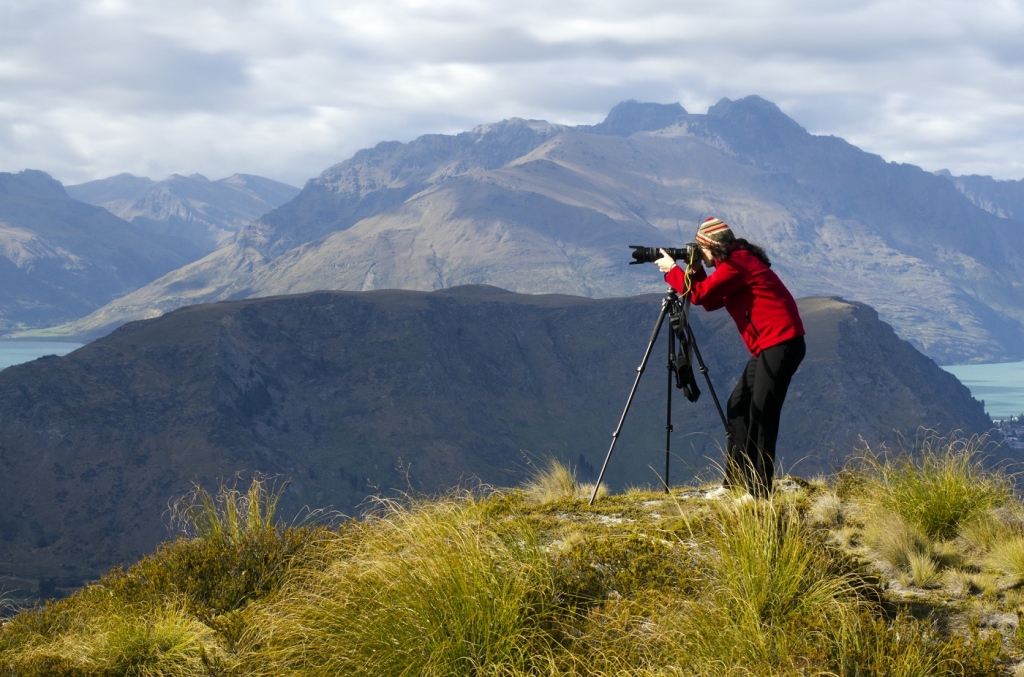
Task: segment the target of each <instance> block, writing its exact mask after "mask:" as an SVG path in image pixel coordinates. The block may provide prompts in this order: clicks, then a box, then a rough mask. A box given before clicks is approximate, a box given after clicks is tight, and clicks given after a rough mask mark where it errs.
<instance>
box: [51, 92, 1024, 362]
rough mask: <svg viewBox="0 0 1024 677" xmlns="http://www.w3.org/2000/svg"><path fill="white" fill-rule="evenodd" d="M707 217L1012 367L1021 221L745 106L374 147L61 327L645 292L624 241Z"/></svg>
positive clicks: (905, 325) (799, 276)
mask: <svg viewBox="0 0 1024 677" xmlns="http://www.w3.org/2000/svg"><path fill="white" fill-rule="evenodd" d="M986 199H987V198H986ZM1003 199H1004V198H1003V197H1001V196H999V195H997V196H996V197H994V198H992V200H989V202H992V201H993V200H995V201H996V202H998V201H999V200H1003ZM1005 199H1006V200H1009V197H1007V198H1005ZM709 214H715V215H716V216H719V217H721V218H723V219H725V220H726V221H727V222H729V223H731V224H732V225H733V226H734V228H735V229H736V230H737V231H738V232H739V233H741V234H743V235H744V236H746V237H748V238H749V239H751V240H753V241H757V242H760V243H761V244H763V245H764V246H765V247H766V248H767V249H768V251H769V252H770V253H771V255H772V257H773V260H774V261H775V264H776V267H777V269H778V270H779V272H780V274H781V275H782V277H783V279H784V280H785V281H786V282H787V284H789V285H790V286H791V288H792V289H793V290H794V292H795V293H796V294H797V295H841V296H843V297H845V298H850V299H855V300H859V301H862V302H865V303H868V304H870V305H872V306H873V307H875V308H877V309H878V310H879V312H880V313H881V315H882V317H883V318H884V319H885V320H886V321H887V322H890V323H891V324H892V325H893V326H894V327H895V328H896V330H897V331H898V332H899V334H900V335H901V336H903V337H904V338H906V339H908V340H910V341H912V342H913V343H914V344H915V345H916V346H918V347H919V348H920V349H922V350H923V351H925V352H926V353H927V354H929V355H930V356H931V357H933V358H934V359H936V360H938V361H940V362H941V363H944V364H951V363H960V362H967V361H996V360H1007V359H1022V358H1024V287H1022V282H1021V280H1022V279H1024V223H1022V222H1021V221H1019V220H1014V219H1013V218H1004V217H1003V216H1001V215H999V214H1005V215H1007V216H1010V215H1013V214H1016V212H1014V211H1013V210H1012V209H1004V210H1003V211H1001V212H1000V211H999V210H998V209H996V210H993V209H989V210H987V211H986V209H983V208H981V207H979V206H977V205H976V204H975V203H974V202H972V200H971V199H969V197H968V196H967V195H965V194H964V192H962V190H960V189H958V187H957V185H955V184H954V182H952V181H950V180H949V179H947V178H945V177H943V176H937V175H935V174H931V173H928V172H925V171H924V170H922V169H920V168H918V167H913V166H910V165H899V164H895V163H887V162H885V161H884V160H883V159H882V158H880V157H878V156H875V155H871V154H868V153H865V152H863V151H861V150H859V149H857V148H855V147H854V146H852V145H850V144H848V143H847V142H845V141H843V140H842V139H838V138H835V137H826V136H814V135H811V134H809V133H807V132H806V130H804V129H803V128H802V127H801V126H800V125H799V124H798V123H797V122H795V121H794V120H792V119H790V118H789V117H787V116H786V115H785V114H783V113H782V112H781V111H780V110H779V109H778V108H777V107H776V106H775V105H774V104H772V103H770V102H768V101H765V100H763V99H761V98H759V97H756V96H751V97H747V98H744V99H741V100H738V101H730V100H728V99H724V100H722V101H721V102H719V103H718V104H716V105H715V106H712V107H711V108H710V109H709V110H708V112H707V113H706V114H691V113H688V112H687V111H685V110H684V109H683V108H682V107H681V106H679V105H678V104H671V105H661V104H642V103H637V102H635V101H631V102H625V103H623V104H620V105H619V106H617V107H616V108H615V109H613V110H612V112H611V113H610V114H609V116H608V118H607V119H606V120H605V121H604V122H602V123H601V124H599V125H592V126H580V127H568V126H564V125H557V124H552V123H548V122H544V121H531V120H521V119H510V120H506V121H503V122H499V123H495V124H491V125H483V126H481V127H478V128H477V129H475V130H473V131H471V132H464V133H462V134H457V135H453V136H446V135H427V136H423V137H420V138H418V139H416V140H414V141H411V142H409V143H399V142H386V143H381V144H378V145H377V146H376V147H374V148H371V149H366V150H363V151H359V152H358V153H356V154H355V155H354V156H353V157H352V158H350V159H349V160H346V161H345V162H342V163H340V164H338V165H335V166H334V167H331V168H329V169H327V170H325V171H324V172H323V173H322V174H321V175H320V176H319V177H317V178H316V179H314V180H311V181H310V182H308V183H307V185H306V186H305V188H304V189H303V191H302V192H301V193H300V194H299V195H298V196H297V197H296V198H295V199H294V200H292V201H291V202H289V203H287V204H285V205H283V206H281V207H279V208H278V209H276V210H274V211H272V212H270V213H268V214H267V215H265V216H264V217H262V218H260V219H259V220H258V221H256V222H255V223H253V224H251V225H250V226H249V227H247V228H245V229H243V230H242V231H241V232H240V233H239V235H238V236H237V237H236V238H235V240H234V241H232V242H230V243H229V244H227V245H226V246H224V247H222V248H221V249H219V250H217V251H215V252H213V253H212V254H210V255H209V256H207V257H205V258H204V259H202V260H200V261H196V262H194V263H192V264H189V265H188V266H185V267H183V268H181V269H179V270H176V271H173V272H172V273H170V274H168V275H166V276H165V277H163V278H161V279H159V280H156V281H154V282H153V283H152V284H150V285H147V286H146V287H144V288H143V289H140V290H138V291H137V292H135V293H133V294H130V295H128V296H126V297H124V298H122V299H119V300H117V301H115V302H114V303H112V304H110V305H108V306H107V307H105V308H103V309H100V310H99V311H97V312H95V313H94V314H92V315H91V316H89V317H87V318H84V319H82V320H81V321H77V322H75V323H72V324H70V325H68V326H66V327H63V328H62V329H61V331H62V332H63V333H64V334H66V335H77V336H81V337H87V338H88V337H93V336H97V335H101V334H103V333H105V332H107V331H109V330H110V329H111V328H112V327H115V326H117V325H119V324H121V323H123V322H125V321H128V320H130V319H133V318H139V317H149V316H153V315H154V314H158V313H162V312H167V311H169V310H172V309H174V308H177V307H181V306H183V305H187V304H191V303H200V302H207V301H217V300H227V299H239V298H251V297H258V296H267V295H275V294H287V293H300V292H306V291H312V290H317V289H348V290H370V289H381V288H404V289H421V290H431V289H443V288H448V287H453V286H457V285H462V284H491V285H495V286H499V287H502V288H505V289H510V290H513V291H517V292H524V293H552V292H557V293H568V294H574V295H585V296H591V297H595V298H601V297H614V296H628V295H633V294H639V293H646V292H654V291H657V290H658V289H659V287H660V286H661V282H660V279H659V277H658V276H657V275H652V274H649V271H645V270H642V269H641V270H637V269H636V268H635V267H633V268H631V267H629V266H627V265H625V264H626V263H627V260H628V256H627V254H628V251H629V250H628V248H627V245H629V244H642V245H648V246H659V245H666V244H667V245H680V244H683V243H685V242H688V241H690V240H692V238H693V232H694V231H695V229H696V225H697V223H698V222H699V221H700V220H701V218H702V217H704V216H707V215H709Z"/></svg>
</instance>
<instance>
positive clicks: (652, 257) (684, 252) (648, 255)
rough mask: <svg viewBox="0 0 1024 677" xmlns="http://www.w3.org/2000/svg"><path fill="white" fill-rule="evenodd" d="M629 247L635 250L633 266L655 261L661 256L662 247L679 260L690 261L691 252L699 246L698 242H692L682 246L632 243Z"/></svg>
mask: <svg viewBox="0 0 1024 677" xmlns="http://www.w3.org/2000/svg"><path fill="white" fill-rule="evenodd" d="M629 248H630V249H632V250H633V260H632V261H630V262H629V265H631V266H633V265H636V264H638V263H654V262H655V261H657V260H658V259H660V258H661V252H660V251H659V250H660V249H664V250H665V251H666V252H668V255H669V256H671V257H672V258H673V259H675V260H677V261H689V260H690V254H691V253H692V252H693V250H694V249H696V248H697V243H696V242H690V243H689V244H685V245H683V246H682V247H640V246H638V245H632V244H631V245H629Z"/></svg>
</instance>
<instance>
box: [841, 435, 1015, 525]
mask: <svg viewBox="0 0 1024 677" xmlns="http://www.w3.org/2000/svg"><path fill="white" fill-rule="evenodd" d="M985 444H986V441H985V439H984V438H983V437H977V436H976V437H970V438H966V439H965V438H960V437H952V438H941V437H929V438H926V439H925V440H923V441H922V442H921V444H920V446H919V447H918V448H917V449H915V450H912V451H907V450H903V451H901V452H900V453H898V454H895V455H890V454H887V453H882V454H878V453H875V452H873V451H871V450H870V449H867V450H865V451H864V453H863V454H862V456H861V457H860V459H859V462H858V463H857V466H858V467H857V472H856V474H857V476H858V477H857V481H856V484H857V486H858V488H859V490H860V492H861V495H860V496H856V497H852V496H851V497H852V498H854V499H855V500H856V501H858V502H860V503H863V504H865V505H867V506H869V507H870V508H873V509H874V510H875V512H876V513H878V514H883V515H897V516H899V517H900V518H902V519H903V521H904V522H906V523H907V524H908V525H911V526H913V527H915V528H917V529H919V530H920V531H921V532H923V533H924V534H925V535H926V536H927V537H929V538H936V539H950V538H953V537H955V536H956V535H957V534H958V533H959V532H960V530H961V528H962V527H963V526H964V525H965V524H968V523H969V522H971V521H972V520H974V519H976V518H977V517H978V516H980V515H983V514H985V513H986V512H987V511H989V510H991V509H993V508H998V507H1000V506H1004V505H1007V504H1009V503H1010V502H1011V500H1012V498H1013V493H1012V488H1013V484H1012V481H1011V479H1010V478H1009V477H1008V476H1006V475H1005V474H1004V473H1002V472H999V471H996V470H989V469H986V468H985V467H984V465H983V463H982V456H983V454H982V452H983V449H984V447H985Z"/></svg>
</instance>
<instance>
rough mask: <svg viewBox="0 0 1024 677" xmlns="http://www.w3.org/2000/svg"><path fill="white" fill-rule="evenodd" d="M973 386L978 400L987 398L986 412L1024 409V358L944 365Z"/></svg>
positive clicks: (1002, 414)
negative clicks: (990, 362)
mask: <svg viewBox="0 0 1024 677" xmlns="http://www.w3.org/2000/svg"><path fill="white" fill-rule="evenodd" d="M943 369H945V370H946V371H948V372H949V373H951V374H953V376H956V377H957V378H958V379H959V380H960V382H961V383H963V384H964V385H965V386H967V387H968V388H970V390H971V395H973V396H974V399H976V400H984V401H985V412H986V413H987V414H988V415H989V416H991V417H992V418H994V419H1000V420H1001V419H1006V418H1011V417H1014V416H1020V414H1021V413H1024V362H1003V363H1000V364H954V365H950V366H948V367H943Z"/></svg>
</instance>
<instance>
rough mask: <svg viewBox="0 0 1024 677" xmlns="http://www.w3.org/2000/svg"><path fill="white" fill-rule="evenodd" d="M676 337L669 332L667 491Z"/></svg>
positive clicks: (667, 488) (666, 429)
mask: <svg viewBox="0 0 1024 677" xmlns="http://www.w3.org/2000/svg"><path fill="white" fill-rule="evenodd" d="M675 357H676V337H675V335H674V334H673V332H669V333H668V383H667V384H666V386H665V391H666V392H667V393H668V395H667V396H666V398H665V493H666V494H667V493H669V483H668V461H669V457H670V455H671V454H670V450H671V448H672V380H673V377H674V376H675V374H674V372H675Z"/></svg>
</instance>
